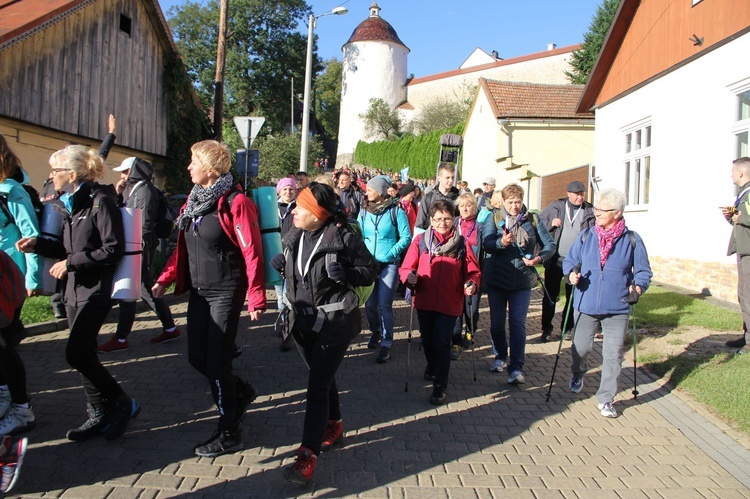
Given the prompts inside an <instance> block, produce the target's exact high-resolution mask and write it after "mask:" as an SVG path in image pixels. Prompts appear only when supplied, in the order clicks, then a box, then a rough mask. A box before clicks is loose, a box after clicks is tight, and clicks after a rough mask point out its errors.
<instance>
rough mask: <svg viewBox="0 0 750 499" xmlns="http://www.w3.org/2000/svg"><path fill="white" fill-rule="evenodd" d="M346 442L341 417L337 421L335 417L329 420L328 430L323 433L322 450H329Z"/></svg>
mask: <svg viewBox="0 0 750 499" xmlns="http://www.w3.org/2000/svg"><path fill="white" fill-rule="evenodd" d="M343 444H344V424H343V423H342V422H341V420H340V419H339V420H338V421H335V420H333V419H329V420H328V425H327V426H326V432H325V434H324V435H323V444H322V445H321V446H320V452H328V451H329V450H331V449H332V448H333V447H338V446H341V445H343Z"/></svg>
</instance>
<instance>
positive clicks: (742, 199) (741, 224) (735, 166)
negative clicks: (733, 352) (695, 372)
mask: <svg viewBox="0 0 750 499" xmlns="http://www.w3.org/2000/svg"><path fill="white" fill-rule="evenodd" d="M732 182H734V185H736V186H737V188H738V194H737V199H736V200H735V201H734V206H725V207H723V208H722V209H721V213H722V215H724V218H726V220H727V222H729V223H730V224H731V225H732V235H731V237H730V238H729V249H728V250H727V255H730V256H731V255H734V254H737V299H738V300H739V302H740V310H741V311H742V321H743V326H742V328H743V334H742V337H741V338H738V339H736V340H731V341H728V342H727V346H730V347H734V348H742V349H743V350H742V352H743V353H744V351H745V350H746V349H747V342H748V341H747V340H748V338H747V330H746V326H747V324H750V200H749V199H748V194H749V193H750V158H748V157H742V158H739V159H736V160H734V162H733V163H732ZM743 347H745V348H743Z"/></svg>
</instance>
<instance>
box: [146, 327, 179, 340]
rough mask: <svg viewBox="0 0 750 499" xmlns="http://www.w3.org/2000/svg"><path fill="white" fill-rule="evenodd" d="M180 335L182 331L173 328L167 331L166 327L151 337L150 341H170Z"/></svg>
mask: <svg viewBox="0 0 750 499" xmlns="http://www.w3.org/2000/svg"><path fill="white" fill-rule="evenodd" d="M180 336H182V332H181V331H180V330H179V329H177V328H174V330H173V331H167V330H166V329H165V330H163V331H162V332H161V334H157V335H156V336H154V337H153V338H151V343H169V342H170V341H174V340H176V339H177V338H179V337H180Z"/></svg>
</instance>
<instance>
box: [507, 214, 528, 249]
mask: <svg viewBox="0 0 750 499" xmlns="http://www.w3.org/2000/svg"><path fill="white" fill-rule="evenodd" d="M501 210H502V211H501V213H502V215H503V218H504V219H505V220H507V222H506V224H507V227H508V230H509V231H510V232H511V233H512V234H513V236H514V237H515V238H516V244H518V247H519V248H526V246H527V245H528V244H529V240H530V239H531V236H529V233H528V232H526V229H524V228H523V227H521V225H522V224H523V223H524V222H525V221H526V219H527V218H528V213H529V212H528V211H526V207H525V206H524V207H523V208H522V209H521V211H520V212H519V213H518V215H515V216H514V215H511V214H509V213H508V212H507V211H505V207H503V208H501Z"/></svg>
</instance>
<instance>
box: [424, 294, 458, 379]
mask: <svg viewBox="0 0 750 499" xmlns="http://www.w3.org/2000/svg"><path fill="white" fill-rule="evenodd" d="M417 317H418V318H419V334H420V335H421V336H422V349H423V350H424V356H425V359H427V369H426V372H428V373H431V374H432V375H433V376H435V381H434V382H433V385H434V386H438V385H440V386H443V387H447V386H448V374H449V373H450V369H451V336H452V335H453V327H454V326H455V325H456V316H453V315H445V314H441V313H440V312H435V311H433V310H419V309H417Z"/></svg>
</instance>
